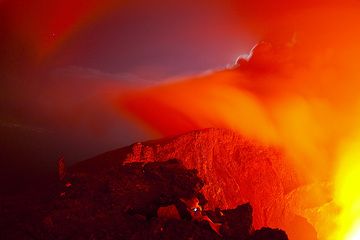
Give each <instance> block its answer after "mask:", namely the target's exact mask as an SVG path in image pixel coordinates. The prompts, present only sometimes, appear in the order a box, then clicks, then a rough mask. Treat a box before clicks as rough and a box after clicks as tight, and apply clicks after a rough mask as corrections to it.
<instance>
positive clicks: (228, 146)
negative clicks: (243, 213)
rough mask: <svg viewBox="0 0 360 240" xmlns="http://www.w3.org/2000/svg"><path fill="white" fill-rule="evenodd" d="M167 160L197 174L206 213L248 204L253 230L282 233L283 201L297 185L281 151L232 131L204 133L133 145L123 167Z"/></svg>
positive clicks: (215, 130)
mask: <svg viewBox="0 0 360 240" xmlns="http://www.w3.org/2000/svg"><path fill="white" fill-rule="evenodd" d="M170 158H178V159H181V160H182V162H183V164H184V165H185V166H186V167H187V168H195V169H197V170H198V171H199V176H200V177H201V178H202V179H204V181H205V182H206V186H205V187H204V189H203V192H204V194H205V195H206V198H207V199H208V201H209V203H208V205H207V206H208V208H210V209H213V208H215V207H220V208H224V209H228V208H235V207H236V206H237V205H238V204H244V203H247V202H250V203H251V205H252V206H253V208H254V225H255V227H261V226H264V225H266V226H271V227H281V226H284V223H285V222H286V221H287V213H285V214H284V211H285V210H286V209H285V201H284V199H285V195H286V193H288V192H290V191H291V190H293V189H295V188H296V187H298V186H299V185H300V180H299V179H298V177H297V175H296V172H295V171H294V169H293V167H292V166H291V164H290V161H288V160H287V159H286V156H285V154H284V153H283V152H282V150H281V149H279V148H276V147H274V146H268V145H265V144H262V143H259V142H257V141H255V140H252V139H248V138H245V137H243V136H242V135H239V134H237V133H234V132H233V131H231V130H224V129H205V130H199V131H193V132H190V133H187V134H183V135H180V136H176V137H173V138H168V139H163V140H159V141H149V142H145V143H137V144H134V145H132V146H131V151H130V152H129V154H128V155H127V157H126V159H125V160H124V162H125V163H129V162H139V161H140V162H152V161H165V160H167V159H170ZM285 212H286V211H285ZM290 215H291V214H290ZM289 217H291V216H289Z"/></svg>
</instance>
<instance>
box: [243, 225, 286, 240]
mask: <svg viewBox="0 0 360 240" xmlns="http://www.w3.org/2000/svg"><path fill="white" fill-rule="evenodd" d="M270 239H271V240H288V237H287V235H286V233H285V232H284V231H283V230H280V229H271V228H265V227H264V228H261V229H260V230H256V231H255V232H254V234H253V235H252V236H251V237H250V239H249V240H270Z"/></svg>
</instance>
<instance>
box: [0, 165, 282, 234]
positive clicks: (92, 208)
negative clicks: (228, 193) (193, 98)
mask: <svg viewBox="0 0 360 240" xmlns="http://www.w3.org/2000/svg"><path fill="white" fill-rule="evenodd" d="M82 169H84V168H82ZM203 187H204V181H203V180H202V179H201V178H199V177H198V175H197V170H193V169H187V168H185V167H184V166H183V164H182V163H181V162H180V161H179V160H176V159H172V160H168V161H164V162H152V163H139V162H134V163H127V164H120V163H119V164H117V165H114V166H112V167H111V168H106V169H97V171H96V169H94V171H81V170H79V168H73V169H72V170H69V172H67V173H66V174H65V175H64V176H62V178H61V181H60V183H59V186H58V187H57V190H56V191H55V192H56V193H57V194H56V196H53V198H52V199H51V200H50V201H47V202H42V203H37V204H34V205H28V206H18V209H21V210H22V211H24V212H23V214H22V215H18V218H16V217H14V219H13V222H12V223H13V224H14V225H13V226H12V228H5V227H6V223H2V224H4V225H3V226H2V230H1V239H59V240H60V239H132V240H137V239H169V240H170V239H175V240H176V239H199V240H200V239H214V240H215V239H238V240H252V239H253V240H255V239H256V240H283V239H287V237H286V234H285V233H284V232H281V233H279V231H278V230H272V229H267V230H266V233H264V234H263V230H260V232H259V231H254V230H253V226H252V207H251V206H250V205H249V204H245V205H240V206H238V207H237V208H235V209H229V210H220V209H217V210H216V211H202V209H203V208H204V206H205V205H206V203H207V200H206V198H205V196H204V195H203V193H202V188H203ZM33 197H34V198H36V196H33ZM189 199H196V200H198V205H196V206H198V208H194V209H193V208H190V206H191V205H189V204H188V202H189V201H188V200H189ZM169 206H174V209H176V211H177V212H178V213H179V214H178V217H173V218H167V217H166V216H165V217H164V216H159V215H158V210H159V209H160V208H166V207H169ZM13 207H14V206H13ZM4 209H7V211H3V212H2V214H7V215H6V216H7V217H8V218H7V219H10V218H11V216H13V215H11V211H10V210H9V209H10V207H5V208H4ZM193 211H194V212H193ZM26 213H27V214H26ZM17 214H19V212H17ZM196 214H197V215H196ZM3 216H4V215H3ZM19 216H21V217H20V218H19ZM195 216H197V217H195ZM214 226H217V227H218V229H219V231H217V230H216V229H217V227H215V228H214ZM3 227H4V228H3ZM261 234H262V235H261ZM279 234H280V235H279Z"/></svg>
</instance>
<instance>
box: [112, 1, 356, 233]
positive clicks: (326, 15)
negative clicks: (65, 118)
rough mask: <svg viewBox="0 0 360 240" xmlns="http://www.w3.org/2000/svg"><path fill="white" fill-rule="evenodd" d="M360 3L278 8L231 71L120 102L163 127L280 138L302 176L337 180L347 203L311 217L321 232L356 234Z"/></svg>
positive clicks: (125, 96)
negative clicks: (324, 224) (320, 218)
mask: <svg viewBox="0 0 360 240" xmlns="http://www.w3.org/2000/svg"><path fill="white" fill-rule="evenodd" d="M359 7H360V6H359V4H355V3H353V4H350V3H349V4H341V5H336V4H328V5H327V6H320V5H319V6H317V7H306V8H301V10H299V11H291V12H289V13H288V14H287V13H282V14H281V15H280V16H279V17H277V18H275V19H272V21H271V28H269V29H270V30H271V31H268V32H267V33H266V34H265V33H264V37H263V40H262V41H260V42H259V43H258V44H257V45H256V46H255V47H254V49H253V50H252V51H251V53H250V54H249V56H248V58H246V57H244V58H242V59H239V60H238V61H237V64H236V65H234V67H233V68H232V69H227V70H224V71H219V72H214V73H210V74H205V75H203V76H196V77H191V78H189V79H181V80H178V81H173V82H170V83H167V84H163V85H159V86H155V87H149V88H143V89H132V90H128V91H126V92H123V93H122V94H121V97H120V98H119V99H118V100H117V101H116V104H117V106H118V107H119V109H121V111H122V112H123V113H125V114H128V115H130V116H132V117H133V118H136V119H137V120H138V121H140V122H141V123H142V124H144V126H146V127H149V128H150V129H152V130H153V131H155V132H156V133H158V134H160V135H164V136H168V135H172V134H178V133H181V132H185V131H188V130H192V129H198V128H205V127H225V128H231V129H234V130H236V131H239V132H240V133H242V134H245V135H248V136H251V137H254V138H257V139H260V140H262V141H265V142H267V143H271V144H277V145H281V146H283V147H284V149H286V151H287V152H288V154H289V155H290V156H292V159H294V165H295V166H296V169H298V172H299V174H301V176H302V177H303V178H304V181H305V182H315V181H329V182H332V183H334V191H333V195H332V202H331V204H335V205H336V206H339V207H340V209H341V211H340V212H339V213H337V215H336V217H334V220H336V222H335V226H336V227H334V228H331V229H330V228H329V229H325V230H323V229H322V228H321V227H319V226H318V225H317V224H318V223H314V225H315V227H316V228H317V230H318V236H319V239H328V240H330V239H331V240H333V239H334V240H335V239H336V240H352V239H360V217H358V216H360V214H359V213H360V194H357V193H354V191H357V190H356V189H357V186H356V184H357V182H359V181H360V177H359V176H360V174H359V173H360V164H359V163H357V161H360V134H359V130H360V129H359V126H360V125H359V120H360V105H359V104H360V94H359V90H360V61H359V58H360V28H359V27H358V24H359V23H360V8H359ZM264 32H265V31H264ZM350 170H351V171H350ZM304 216H306V217H308V216H307V215H306V214H305V213H304ZM308 219H309V221H310V222H312V221H313V222H314V220H313V219H311V218H310V217H308ZM327 220H328V221H331V219H327ZM324 232H326V233H327V234H324Z"/></svg>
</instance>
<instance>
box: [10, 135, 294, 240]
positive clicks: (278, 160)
mask: <svg viewBox="0 0 360 240" xmlns="http://www.w3.org/2000/svg"><path fill="white" fill-rule="evenodd" d="M169 159H181V162H179V161H177V160H170V161H168V160H169ZM193 169H196V170H193ZM62 183H63V184H66V183H70V185H69V186H65V185H64V186H62V187H60V189H61V191H64V195H63V196H59V193H57V197H56V198H55V199H54V200H52V201H50V202H48V203H46V204H42V206H41V207H37V208H35V209H36V210H34V208H33V207H32V209H31V210H29V209H27V211H23V212H27V213H26V214H24V215H26V216H27V218H24V219H16V220H15V221H18V222H19V224H18V226H21V228H22V229H26V231H17V234H20V233H21V234H23V235H24V236H28V235H31V237H32V238H34V237H35V238H39V239H65V238H71V239H84V238H85V239H91V238H92V239H141V237H143V236H147V235H149V236H152V237H153V239H158V237H159V236H161V238H162V239H181V238H174V236H173V234H174V233H173V231H174V232H176V231H175V230H176V229H177V227H179V226H183V227H184V228H186V229H189V231H190V229H192V230H191V231H194V229H199V231H198V230H195V232H186V231H185V232H183V233H179V234H178V235H176V234H175V235H176V236H183V237H185V238H188V237H191V238H193V239H204V237H203V238H201V237H200V236H206V237H205V239H220V237H219V235H218V234H216V232H215V231H214V230H213V229H212V228H211V227H210V226H209V224H208V223H207V222H204V221H201V222H198V223H196V224H194V222H192V221H187V220H186V219H189V216H188V214H186V211H183V210H184V206H181V204H182V203H181V201H178V200H179V198H182V197H184V198H190V197H193V196H196V197H197V198H198V199H199V200H200V204H201V205H202V206H205V207H206V208H205V209H208V210H211V209H215V208H217V207H219V208H221V209H235V208H236V207H237V206H238V205H242V204H246V203H248V202H249V203H250V204H251V206H252V207H253V220H254V227H255V228H260V227H262V226H270V227H276V228H277V227H282V226H286V223H287V222H288V221H290V220H292V219H293V218H294V216H292V215H293V214H292V213H291V209H290V210H289V209H287V208H288V206H287V205H286V203H285V202H286V201H285V200H286V198H285V195H286V194H287V193H289V192H291V191H292V190H294V189H295V188H297V187H298V186H299V185H300V184H301V183H300V181H299V180H298V178H297V175H296V173H295V171H294V170H293V169H292V166H291V165H290V164H289V161H287V160H286V157H285V155H284V154H283V152H282V151H281V149H278V148H276V147H273V146H267V145H264V144H261V143H259V142H256V141H254V140H251V139H247V138H244V137H243V136H241V135H239V134H236V133H234V132H232V131H230V130H223V129H205V130H199V131H194V132H190V133H187V134H183V135H180V136H176V137H172V138H167V139H162V140H157V141H149V142H145V143H137V144H134V145H132V146H129V147H125V148H122V149H118V150H114V151H111V152H108V153H104V154H101V155H99V156H97V157H95V158H92V159H89V160H86V161H83V162H80V163H78V164H76V165H74V166H73V167H70V168H68V169H67V172H66V176H64V179H63V181H62ZM206 203H207V204H206ZM205 204H206V205H205ZM169 205H175V206H176V207H177V210H178V211H179V215H180V216H181V218H182V219H181V220H177V219H173V220H171V222H168V221H167V220H166V221H165V223H164V222H163V220H160V219H159V218H157V217H156V216H157V211H158V209H159V208H160V207H163V206H169ZM238 210H239V209H238ZM235 211H237V210H236V209H235ZM218 212H221V211H220V210H219V211H218ZM230 213H231V211H230V212H229V214H230ZM227 216H230V215H227ZM244 216H245V215H243V216H242V217H241V218H239V219H240V220H239V221H243V220H241V219H247V217H244ZM246 216H248V215H246ZM230 219H231V218H230ZM244 221H245V220H244ZM30 223H31V224H30ZM164 224H165V225H164ZM230 225H231V224H230ZM24 226H26V227H25V228H24ZM164 226H165V228H164ZM231 226H232V227H233V228H235V229H236V228H237V226H236V224H233V225H231ZM243 226H244V229H250V228H251V227H250V225H249V224H247V225H246V224H245V225H243ZM161 229H163V230H161ZM164 229H165V230H164ZM285 230H286V229H285ZM159 231H160V232H159ZM164 232H165V233H166V234H164ZM199 232H202V233H199ZM225 232H226V230H225ZM228 232H231V231H228ZM235 232H237V231H235ZM238 232H241V231H238ZM150 233H151V234H150ZM144 234H145V235H144ZM159 234H160V235H159ZM249 234H250V233H249ZM249 234H248V235H249ZM10 235H11V233H10ZM225 235H226V234H224V237H226V236H225ZM230 235H232V234H230ZM245 235H246V234H245ZM245 235H244V236H245ZM295 235H296V234H295ZM169 236H171V237H169ZM4 239H6V238H4ZM25 239H26V238H25ZM149 239H151V238H150V237H149ZM291 239H293V240H295V239H296V238H291Z"/></svg>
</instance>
